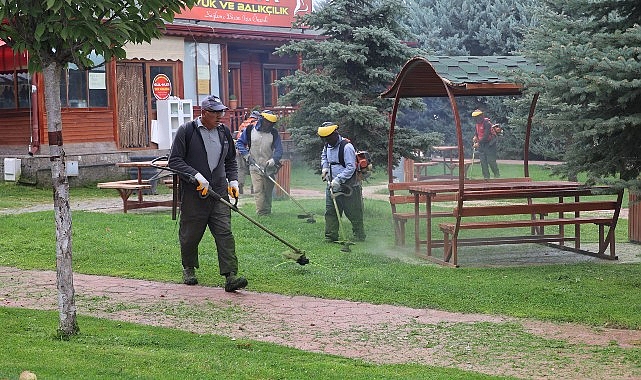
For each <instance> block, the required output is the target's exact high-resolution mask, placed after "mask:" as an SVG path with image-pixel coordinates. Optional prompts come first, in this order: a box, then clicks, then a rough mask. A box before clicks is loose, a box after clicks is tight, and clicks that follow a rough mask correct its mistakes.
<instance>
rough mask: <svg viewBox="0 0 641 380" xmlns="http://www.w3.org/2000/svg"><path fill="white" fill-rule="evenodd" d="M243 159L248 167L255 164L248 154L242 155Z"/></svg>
mask: <svg viewBox="0 0 641 380" xmlns="http://www.w3.org/2000/svg"><path fill="white" fill-rule="evenodd" d="M243 158H244V159H245V162H247V164H249V165H254V164H255V163H256V161H255V160H254V158H253V157H252V156H251V155H250V154H249V153H247V154H246V155H244V156H243Z"/></svg>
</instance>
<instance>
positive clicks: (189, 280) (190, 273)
mask: <svg viewBox="0 0 641 380" xmlns="http://www.w3.org/2000/svg"><path fill="white" fill-rule="evenodd" d="M183 283H184V284H185V285H196V284H198V279H197V278H196V268H194V267H185V268H184V269H183Z"/></svg>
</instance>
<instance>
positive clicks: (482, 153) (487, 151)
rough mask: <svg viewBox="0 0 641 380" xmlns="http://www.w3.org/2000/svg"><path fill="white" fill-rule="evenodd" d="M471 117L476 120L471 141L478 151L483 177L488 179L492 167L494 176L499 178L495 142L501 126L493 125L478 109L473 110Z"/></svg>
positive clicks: (500, 131)
mask: <svg viewBox="0 0 641 380" xmlns="http://www.w3.org/2000/svg"><path fill="white" fill-rule="evenodd" d="M472 117H473V118H474V120H475V121H476V126H475V128H476V129H475V131H474V138H473V139H472V142H473V144H474V149H476V151H477V152H478V157H479V160H481V170H482V171H483V178H485V179H486V180H487V179H490V169H492V173H493V174H494V178H499V177H501V175H500V173H499V166H498V165H497V164H496V142H497V140H498V136H499V135H500V134H501V133H502V130H501V127H499V125H498V124H494V125H493V124H492V122H491V121H490V119H489V118H487V117H485V116H484V115H483V111H481V110H480V109H476V110H474V112H472Z"/></svg>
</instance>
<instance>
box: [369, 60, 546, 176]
mask: <svg viewBox="0 0 641 380" xmlns="http://www.w3.org/2000/svg"><path fill="white" fill-rule="evenodd" d="M517 69H519V70H520V69H526V70H536V69H538V66H537V65H535V64H532V63H530V62H529V61H527V60H526V59H525V58H524V57H519V56H489V57H476V56H461V57H443V56H437V57H427V58H426V57H414V58H412V59H410V60H409V61H407V63H405V65H404V66H403V68H402V69H401V72H400V73H399V74H398V76H397V77H396V80H395V81H394V83H393V84H392V86H391V87H390V88H389V89H388V90H387V91H385V92H384V93H382V94H381V97H383V98H393V99H394V107H393V110H392V116H391V123H390V130H389V144H388V154H387V164H388V177H389V181H390V182H392V181H393V175H392V169H393V156H392V153H393V149H394V127H395V124H396V113H397V112H398V105H399V102H400V99H401V98H416V97H421V98H422V97H448V98H449V100H450V104H451V106H452V113H453V114H454V120H455V122H456V136H457V142H458V147H459V161H460V162H459V181H460V184H461V189H462V186H463V180H464V178H465V172H464V170H465V168H464V165H463V160H464V156H465V155H464V151H463V149H464V148H463V145H464V144H463V134H462V130H461V118H460V115H459V110H458V106H457V104H456V97H458V96H508V95H521V94H522V90H523V88H522V86H520V85H519V84H517V83H514V82H512V81H509V80H508V79H506V78H505V77H504V76H503V73H506V72H510V71H515V70H517ZM537 99H538V94H535V95H534V98H533V99H532V104H531V106H530V114H529V117H528V123H527V126H526V135H525V136H526V137H525V144H524V147H523V159H524V171H525V172H524V174H525V176H526V177H527V176H528V152H529V140H530V130H531V127H532V115H533V114H534V109H535V107H536V102H537Z"/></svg>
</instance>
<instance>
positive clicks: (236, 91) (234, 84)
mask: <svg viewBox="0 0 641 380" xmlns="http://www.w3.org/2000/svg"><path fill="white" fill-rule="evenodd" d="M228 65H229V76H228V77H227V82H228V84H229V97H230V98H231V96H232V95H234V96H235V97H236V99H238V103H239V104H241V103H242V102H241V94H240V78H241V76H240V63H237V62H229V64H228Z"/></svg>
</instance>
